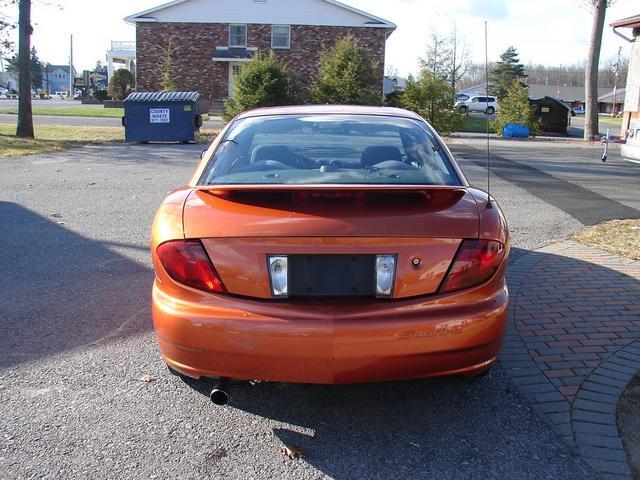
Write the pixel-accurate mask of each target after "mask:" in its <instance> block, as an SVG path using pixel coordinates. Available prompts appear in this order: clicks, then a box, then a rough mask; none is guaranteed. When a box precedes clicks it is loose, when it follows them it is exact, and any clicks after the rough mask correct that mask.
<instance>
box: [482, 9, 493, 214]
mask: <svg viewBox="0 0 640 480" xmlns="http://www.w3.org/2000/svg"><path fill="white" fill-rule="evenodd" d="M487 43H488V42H487V21H486V20H485V21H484V79H485V90H484V94H485V97H484V98H485V100H486V102H487V108H486V109H485V115H487V203H486V205H485V206H486V208H493V205H491V150H490V147H489V113H488V112H489V53H488V52H489V49H488V46H487Z"/></svg>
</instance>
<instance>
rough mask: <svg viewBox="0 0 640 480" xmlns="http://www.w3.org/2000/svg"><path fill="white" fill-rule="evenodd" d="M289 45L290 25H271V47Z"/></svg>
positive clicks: (285, 46)
mask: <svg viewBox="0 0 640 480" xmlns="http://www.w3.org/2000/svg"><path fill="white" fill-rule="evenodd" d="M290 46H291V27H290V26H289V25H273V26H272V27H271V48H289V47H290Z"/></svg>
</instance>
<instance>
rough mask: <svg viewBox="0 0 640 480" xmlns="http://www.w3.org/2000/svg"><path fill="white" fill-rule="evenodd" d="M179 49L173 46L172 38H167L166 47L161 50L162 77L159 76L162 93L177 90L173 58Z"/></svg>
mask: <svg viewBox="0 0 640 480" xmlns="http://www.w3.org/2000/svg"><path fill="white" fill-rule="evenodd" d="M178 50H179V48H178V47H176V46H174V40H173V37H170V38H169V41H168V42H167V46H166V47H164V48H163V49H162V55H163V57H164V58H163V61H162V75H161V76H160V86H161V87H162V91H163V92H175V91H177V90H178V84H177V82H176V79H175V76H174V70H175V67H174V60H173V58H174V56H175V55H176V54H177V53H178Z"/></svg>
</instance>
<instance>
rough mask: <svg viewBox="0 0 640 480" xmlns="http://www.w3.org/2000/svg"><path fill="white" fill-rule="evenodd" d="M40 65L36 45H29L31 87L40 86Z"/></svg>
mask: <svg viewBox="0 0 640 480" xmlns="http://www.w3.org/2000/svg"><path fill="white" fill-rule="evenodd" d="M42 67H43V65H42V62H41V61H40V59H39V58H38V52H37V51H36V47H31V87H32V88H34V89H38V88H42V75H43V69H42Z"/></svg>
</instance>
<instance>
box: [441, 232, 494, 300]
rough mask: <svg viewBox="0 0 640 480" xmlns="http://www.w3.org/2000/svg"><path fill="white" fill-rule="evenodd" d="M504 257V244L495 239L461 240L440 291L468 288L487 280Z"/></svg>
mask: <svg viewBox="0 0 640 480" xmlns="http://www.w3.org/2000/svg"><path fill="white" fill-rule="evenodd" d="M503 257H504V245H502V243H500V242H496V241H495V240H463V241H462V244H461V245H460V248H459V249H458V253H457V255H456V257H455V259H454V260H453V263H452V265H451V268H450V269H449V273H448V274H447V276H446V278H445V280H444V282H443V283H442V286H441V287H440V292H441V293H447V292H453V291H455V290H461V289H463V288H469V287H473V286H476V285H480V284H481V283H484V282H486V281H487V280H489V279H490V278H491V277H493V275H494V274H495V273H496V271H497V270H498V268H499V267H500V263H502V259H503Z"/></svg>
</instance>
